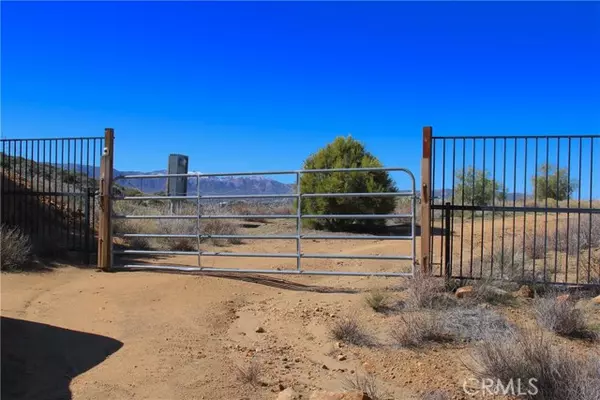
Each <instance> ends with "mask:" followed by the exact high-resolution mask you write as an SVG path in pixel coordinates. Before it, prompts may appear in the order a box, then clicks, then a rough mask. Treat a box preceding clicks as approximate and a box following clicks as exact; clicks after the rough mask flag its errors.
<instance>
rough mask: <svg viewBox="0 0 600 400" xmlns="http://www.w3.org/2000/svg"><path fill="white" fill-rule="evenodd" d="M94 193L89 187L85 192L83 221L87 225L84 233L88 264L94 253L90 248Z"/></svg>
mask: <svg viewBox="0 0 600 400" xmlns="http://www.w3.org/2000/svg"><path fill="white" fill-rule="evenodd" d="M93 195H94V194H93V192H92V189H90V188H89V187H88V188H87V190H86V191H85V195H84V196H85V200H84V206H83V207H84V209H83V212H84V214H83V219H84V221H85V222H84V224H85V233H84V235H85V236H84V241H85V263H86V264H90V261H91V257H90V255H91V253H92V249H91V248H90V247H91V246H90V207H91V206H90V198H92V199H93V197H92V196H93Z"/></svg>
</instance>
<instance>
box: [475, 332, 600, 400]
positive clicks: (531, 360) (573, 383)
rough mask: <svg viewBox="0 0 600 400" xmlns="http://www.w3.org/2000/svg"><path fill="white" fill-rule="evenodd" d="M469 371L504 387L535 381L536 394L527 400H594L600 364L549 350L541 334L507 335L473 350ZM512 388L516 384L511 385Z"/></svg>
mask: <svg viewBox="0 0 600 400" xmlns="http://www.w3.org/2000/svg"><path fill="white" fill-rule="evenodd" d="M472 361H473V364H472V365H471V366H470V367H471V369H472V371H473V372H474V373H475V374H476V376H477V377H478V378H480V379H492V380H494V382H497V381H500V382H502V384H503V385H507V384H508V383H509V382H510V381H511V380H512V381H513V382H514V381H516V380H519V379H520V380H521V382H523V383H524V385H527V382H529V380H530V379H535V380H536V381H535V385H536V387H537V389H538V391H537V393H534V391H531V393H532V394H531V395H530V396H529V398H530V399H543V400H597V399H598V398H600V363H599V361H598V360H597V359H594V358H588V359H586V358H581V357H577V356H575V355H573V354H572V353H571V352H569V351H568V350H567V349H558V348H555V347H552V346H551V344H550V343H548V342H547V341H546V340H545V339H544V337H543V335H542V334H540V333H537V332H536V333H534V332H531V331H526V332H517V331H510V333H509V334H508V335H493V334H492V335H490V336H489V337H487V338H486V339H485V340H482V341H481V342H479V343H478V345H477V346H476V347H475V348H474V349H473V353H472ZM515 385H516V383H515Z"/></svg>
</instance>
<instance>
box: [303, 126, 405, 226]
mask: <svg viewBox="0 0 600 400" xmlns="http://www.w3.org/2000/svg"><path fill="white" fill-rule="evenodd" d="M381 166H382V165H381V162H379V160H378V159H377V158H376V157H375V156H374V155H372V154H371V153H369V152H368V151H367V150H366V149H365V147H364V145H363V144H362V143H360V142H359V141H357V140H355V139H353V138H352V137H350V136H349V137H347V138H344V137H338V138H336V139H335V140H334V141H333V142H332V143H330V144H328V145H327V146H325V147H324V148H322V149H320V150H319V151H317V152H316V153H315V154H313V155H311V156H310V157H308V158H307V159H306V161H305V162H304V169H331V168H359V167H381ZM300 187H301V191H302V193H352V192H354V193H373V192H395V191H397V189H396V187H395V185H394V183H393V182H392V179H391V178H390V176H389V174H388V173H387V172H385V171H381V172H379V171H375V172H333V173H331V172H330V173H311V174H303V175H302V178H301V180H300ZM395 207H396V202H395V199H394V198H393V197H327V198H310V197H307V198H303V199H302V202H301V208H302V212H303V213H304V214H313V215H316V214H318V215H322V214H390V213H392V212H393V211H394V209H395ZM305 223H306V224H307V225H308V226H309V227H311V228H315V229H325V230H330V231H344V230H367V231H368V230H372V229H375V228H378V227H382V226H384V225H385V220H384V219H340V218H331V219H316V220H306V222H305Z"/></svg>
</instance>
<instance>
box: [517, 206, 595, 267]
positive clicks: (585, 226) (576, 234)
mask: <svg viewBox="0 0 600 400" xmlns="http://www.w3.org/2000/svg"><path fill="white" fill-rule="evenodd" d="M556 223H557V224H558V227H556V226H550V225H549V226H548V228H547V229H544V228H543V227H542V228H538V229H536V231H535V232H533V233H528V234H527V236H526V241H525V246H526V248H525V250H526V254H527V255H528V256H529V257H530V258H535V259H543V258H544V257H545V256H546V252H550V251H560V252H567V253H568V254H569V255H576V254H577V252H578V251H581V250H587V249H589V248H598V247H600V215H597V214H593V215H592V214H589V215H586V214H582V215H579V216H575V215H574V216H571V217H570V218H569V219H568V220H559V221H557V222H556ZM534 236H535V237H536V239H535V241H536V243H535V247H534V245H533V242H534ZM544 237H545V238H546V245H545V248H544Z"/></svg>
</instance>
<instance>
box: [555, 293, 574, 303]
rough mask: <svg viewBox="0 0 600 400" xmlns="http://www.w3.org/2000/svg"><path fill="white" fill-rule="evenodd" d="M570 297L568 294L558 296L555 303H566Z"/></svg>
mask: <svg viewBox="0 0 600 400" xmlns="http://www.w3.org/2000/svg"><path fill="white" fill-rule="evenodd" d="M570 297H571V295H569V294H561V295H560V296H557V297H556V301H557V302H559V303H564V302H566V301H569V298H570Z"/></svg>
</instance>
